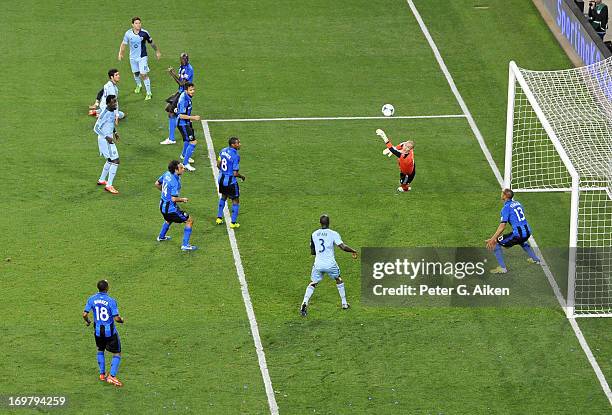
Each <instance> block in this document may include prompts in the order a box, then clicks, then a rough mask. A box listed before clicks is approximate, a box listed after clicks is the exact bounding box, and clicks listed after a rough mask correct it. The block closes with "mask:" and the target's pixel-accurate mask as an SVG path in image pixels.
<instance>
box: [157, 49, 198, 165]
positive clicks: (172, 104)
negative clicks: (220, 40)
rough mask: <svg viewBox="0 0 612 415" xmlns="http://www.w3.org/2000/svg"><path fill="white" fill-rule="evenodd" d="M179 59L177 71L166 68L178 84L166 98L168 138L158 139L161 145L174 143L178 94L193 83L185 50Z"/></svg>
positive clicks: (191, 71)
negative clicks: (173, 91)
mask: <svg viewBox="0 0 612 415" xmlns="http://www.w3.org/2000/svg"><path fill="white" fill-rule="evenodd" d="M180 61H181V64H180V66H179V68H178V73H177V72H176V71H175V70H174V68H172V67H170V68H168V73H170V76H171V77H172V79H174V81H175V82H176V83H177V84H178V91H177V92H176V93H175V94H173V95H171V96H170V97H169V98H168V99H166V102H167V103H168V106H167V107H166V111H167V112H168V138H166V139H165V140H164V141H160V143H159V144H161V145H168V144H176V139H175V138H174V133H175V131H176V127H177V125H178V117H177V114H176V113H175V112H174V110H175V109H176V106H177V105H178V99H179V96H180V95H181V93H183V92H184V91H185V85H187V84H188V83H193V66H191V64H190V63H189V55H187V53H185V52H183V53H181V56H180ZM189 163H193V160H189Z"/></svg>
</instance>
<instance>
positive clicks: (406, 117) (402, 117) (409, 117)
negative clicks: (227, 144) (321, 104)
mask: <svg viewBox="0 0 612 415" xmlns="http://www.w3.org/2000/svg"><path fill="white" fill-rule="evenodd" d="M465 117H466V116H465V114H441V115H398V116H391V117H380V116H378V117H289V118H227V119H217V120H214V119H213V120H205V121H203V122H264V121H338V120H394V119H395V120H422V119H430V118H465Z"/></svg>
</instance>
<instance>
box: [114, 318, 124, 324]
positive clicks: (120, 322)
mask: <svg viewBox="0 0 612 415" xmlns="http://www.w3.org/2000/svg"><path fill="white" fill-rule="evenodd" d="M115 321H116V322H117V323H119V324H123V323H124V322H125V320H124V319H123V317H121V316H115Z"/></svg>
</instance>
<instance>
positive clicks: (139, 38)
mask: <svg viewBox="0 0 612 415" xmlns="http://www.w3.org/2000/svg"><path fill="white" fill-rule="evenodd" d="M147 43H149V44H151V47H152V48H153V50H155V56H156V57H157V60H159V58H161V52H160V50H159V48H158V47H157V45H156V44H155V43H153V38H151V35H150V34H149V32H147V31H146V30H144V29H142V22H141V21H140V17H133V18H132V28H131V29H129V30H128V31H127V32H125V35H124V36H123V41H122V42H121V45H120V46H119V55H118V56H117V58H118V59H119V60H121V59H123V54H124V52H125V47H126V46H128V47H129V48H130V66H131V67H132V72H133V73H134V81H136V89H135V90H134V92H135V93H136V94H138V93H140V89H141V88H142V83H143V82H144V85H145V89H146V90H147V95H146V97H145V101H148V100H150V99H151V80H150V79H149V75H148V74H149V61H148V55H147Z"/></svg>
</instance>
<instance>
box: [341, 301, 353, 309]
mask: <svg viewBox="0 0 612 415" xmlns="http://www.w3.org/2000/svg"><path fill="white" fill-rule="evenodd" d="M349 308H351V305H350V304H349V303H346V304H342V309H343V310H348V309H349Z"/></svg>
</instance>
